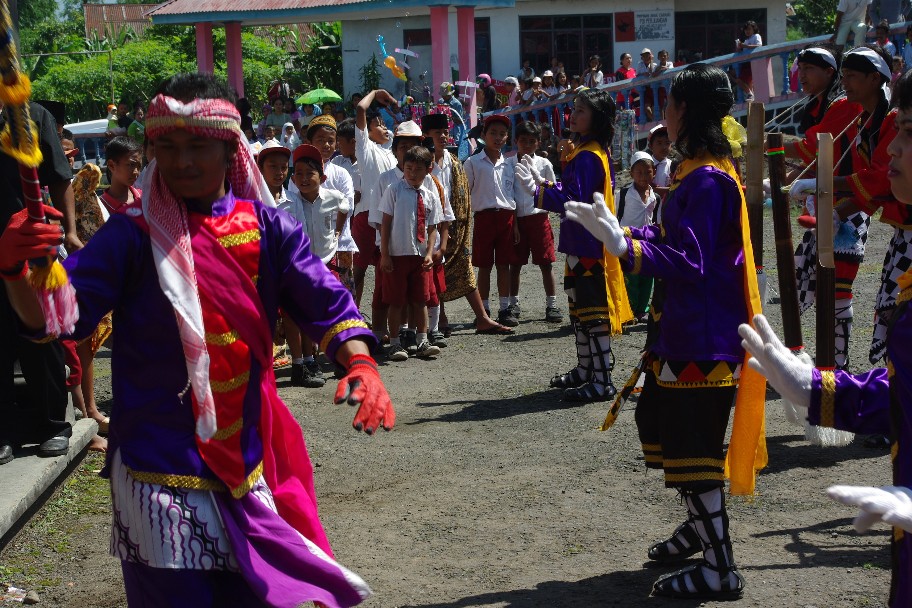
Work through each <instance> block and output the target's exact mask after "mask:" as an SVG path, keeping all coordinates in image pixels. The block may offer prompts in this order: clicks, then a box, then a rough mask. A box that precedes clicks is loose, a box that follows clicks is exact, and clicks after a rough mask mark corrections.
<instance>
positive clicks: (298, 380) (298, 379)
mask: <svg viewBox="0 0 912 608" xmlns="http://www.w3.org/2000/svg"><path fill="white" fill-rule="evenodd" d="M291 383H292V384H293V385H294V386H304V384H303V383H304V364H303V363H292V364H291Z"/></svg>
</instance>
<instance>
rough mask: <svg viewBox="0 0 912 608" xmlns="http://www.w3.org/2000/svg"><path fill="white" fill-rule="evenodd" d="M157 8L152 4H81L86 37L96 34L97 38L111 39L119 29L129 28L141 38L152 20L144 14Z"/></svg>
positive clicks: (156, 5)
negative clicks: (83, 12)
mask: <svg viewBox="0 0 912 608" xmlns="http://www.w3.org/2000/svg"><path fill="white" fill-rule="evenodd" d="M156 7H158V4H157V3H153V4H83V10H84V11H85V28H86V36H87V37H90V36H91V35H92V32H96V33H97V34H98V37H99V38H111V37H113V36H115V35H116V34H117V32H118V31H119V30H120V28H121V27H124V26H130V27H131V28H133V31H135V32H136V34H137V35H139V36H142V35H143V32H144V31H145V30H146V28H147V27H149V26H150V25H152V20H151V19H149V17H148V16H146V13H147V12H148V11H150V10H152V9H154V8H156Z"/></svg>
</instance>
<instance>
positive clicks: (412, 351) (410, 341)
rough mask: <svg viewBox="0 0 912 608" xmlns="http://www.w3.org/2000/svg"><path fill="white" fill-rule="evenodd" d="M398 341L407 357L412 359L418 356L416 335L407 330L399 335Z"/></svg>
mask: <svg viewBox="0 0 912 608" xmlns="http://www.w3.org/2000/svg"><path fill="white" fill-rule="evenodd" d="M399 341H400V342H401V343H402V347H403V348H404V349H405V352H407V353H408V356H409V357H414V356H415V355H416V354H418V334H417V333H415V332H413V331H412V330H410V329H407V330H405V331H403V332H400V333H399Z"/></svg>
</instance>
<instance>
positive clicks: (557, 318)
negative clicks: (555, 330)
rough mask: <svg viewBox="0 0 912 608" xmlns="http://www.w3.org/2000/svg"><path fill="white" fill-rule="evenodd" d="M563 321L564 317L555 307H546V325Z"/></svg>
mask: <svg viewBox="0 0 912 608" xmlns="http://www.w3.org/2000/svg"><path fill="white" fill-rule="evenodd" d="M563 320H564V315H563V313H562V312H561V311H560V308H558V307H557V306H548V307H547V308H545V321H547V322H548V323H560V322H561V321H563Z"/></svg>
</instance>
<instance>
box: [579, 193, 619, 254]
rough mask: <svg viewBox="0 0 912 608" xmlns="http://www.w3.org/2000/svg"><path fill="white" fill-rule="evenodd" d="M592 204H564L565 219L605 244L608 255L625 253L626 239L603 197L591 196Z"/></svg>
mask: <svg viewBox="0 0 912 608" xmlns="http://www.w3.org/2000/svg"><path fill="white" fill-rule="evenodd" d="M592 201H593V203H592V204H591V205H590V204H589V203H580V202H576V201H570V202H567V203H565V204H564V212H565V213H566V215H567V219H569V220H573V221H574V222H577V223H579V224H582V225H583V227H584V228H585V229H586V230H588V231H589V232H591V233H592V235H593V236H594V237H595V238H597V239H598V240H600V241H601V242H602V243H604V244H605V249H607V250H608V253H610V254H611V255H614V256H621V255H623V254H625V253H627V237H625V236H624V229H623V228H621V225H620V224H619V223H618V219H617V218H616V217H615V216H614V214H613V213H611V211H609V210H608V205H606V204H605V197H604V196H602V195H601V194H600V193H598V192H596V193H595V194H594V195H593V196H592Z"/></svg>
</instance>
